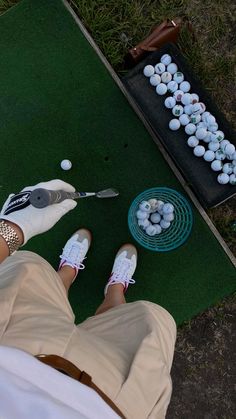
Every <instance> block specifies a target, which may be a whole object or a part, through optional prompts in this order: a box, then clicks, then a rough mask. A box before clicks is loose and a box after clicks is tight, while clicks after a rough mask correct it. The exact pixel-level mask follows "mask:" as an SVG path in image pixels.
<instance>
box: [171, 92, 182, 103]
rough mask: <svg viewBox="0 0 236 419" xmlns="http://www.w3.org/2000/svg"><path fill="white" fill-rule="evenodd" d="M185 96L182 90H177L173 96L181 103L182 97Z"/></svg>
mask: <svg viewBox="0 0 236 419" xmlns="http://www.w3.org/2000/svg"><path fill="white" fill-rule="evenodd" d="M183 95H184V92H183V91H182V90H176V91H175V92H174V94H173V96H174V98H175V100H176V102H181V99H182V96H183Z"/></svg>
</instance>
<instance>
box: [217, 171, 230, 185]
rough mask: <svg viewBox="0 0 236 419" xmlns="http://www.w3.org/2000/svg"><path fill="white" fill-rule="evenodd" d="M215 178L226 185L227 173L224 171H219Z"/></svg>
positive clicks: (227, 180) (227, 181)
mask: <svg viewBox="0 0 236 419" xmlns="http://www.w3.org/2000/svg"><path fill="white" fill-rule="evenodd" d="M217 180H218V182H219V183H220V184H221V185H226V183H229V175H227V174H226V173H220V174H219V175H218V176H217Z"/></svg>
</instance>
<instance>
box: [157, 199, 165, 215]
mask: <svg viewBox="0 0 236 419" xmlns="http://www.w3.org/2000/svg"><path fill="white" fill-rule="evenodd" d="M163 206H164V202H163V201H161V200H160V199H159V200H158V201H157V211H158V212H159V213H160V211H161V212H162V208H163Z"/></svg>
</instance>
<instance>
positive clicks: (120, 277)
mask: <svg viewBox="0 0 236 419" xmlns="http://www.w3.org/2000/svg"><path fill="white" fill-rule="evenodd" d="M130 268H131V260H130V259H127V258H125V259H123V260H122V261H120V263H119V265H118V267H117V270H116V271H115V272H112V274H111V277H110V280H109V282H110V284H112V283H116V282H117V283H119V282H121V283H122V284H124V286H125V289H127V287H128V285H129V284H135V280H134V279H133V278H131V275H130Z"/></svg>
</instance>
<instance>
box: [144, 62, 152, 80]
mask: <svg viewBox="0 0 236 419" xmlns="http://www.w3.org/2000/svg"><path fill="white" fill-rule="evenodd" d="M154 73H155V69H154V67H153V65H146V66H145V67H144V69H143V74H144V76H146V77H151V76H153V74H154Z"/></svg>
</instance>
